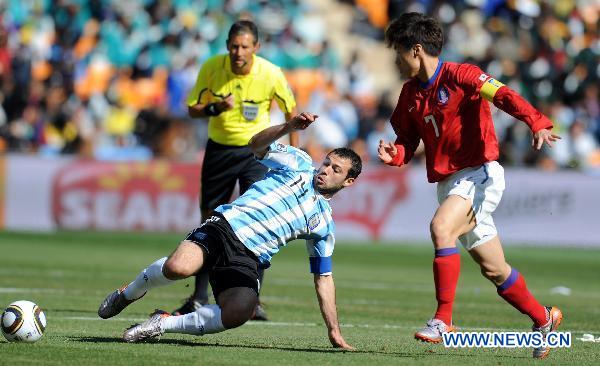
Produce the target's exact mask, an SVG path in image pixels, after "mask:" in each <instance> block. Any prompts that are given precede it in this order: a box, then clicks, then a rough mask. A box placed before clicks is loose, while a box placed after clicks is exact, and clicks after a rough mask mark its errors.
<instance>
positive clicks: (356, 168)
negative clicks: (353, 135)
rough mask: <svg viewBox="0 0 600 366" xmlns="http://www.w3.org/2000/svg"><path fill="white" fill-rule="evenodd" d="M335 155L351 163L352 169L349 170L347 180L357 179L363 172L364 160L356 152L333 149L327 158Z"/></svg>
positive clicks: (344, 148) (346, 149)
mask: <svg viewBox="0 0 600 366" xmlns="http://www.w3.org/2000/svg"><path fill="white" fill-rule="evenodd" d="M331 154H335V155H337V156H339V157H340V158H342V159H346V160H349V161H350V164H351V166H350V169H348V174H346V178H356V177H358V175H359V174H360V172H361V171H362V160H361V158H360V156H358V154H357V153H356V152H354V150H352V149H349V148H347V147H338V148H337V149H333V150H331V151H330V152H329V154H327V156H329V155H331Z"/></svg>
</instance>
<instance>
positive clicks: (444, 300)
mask: <svg viewBox="0 0 600 366" xmlns="http://www.w3.org/2000/svg"><path fill="white" fill-rule="evenodd" d="M385 38H386V42H387V45H388V47H391V48H393V49H394V50H395V51H396V65H397V67H398V69H399V71H400V73H401V75H402V76H403V77H404V78H406V79H409V80H408V81H407V82H406V83H405V84H404V86H403V87H402V91H401V93H400V98H399V99H398V104H397V106H396V109H395V110H394V113H393V114H392V117H391V123H392V126H393V127H394V130H395V132H396V135H397V138H396V141H395V142H394V143H385V142H383V141H380V143H379V158H380V159H381V160H382V161H383V162H384V163H386V164H388V165H392V166H402V165H404V164H406V163H408V162H409V161H410V159H411V158H412V156H413V154H414V152H415V150H416V148H417V146H418V145H419V140H423V144H424V146H425V156H426V165H427V177H428V180H429V182H432V183H433V182H437V183H438V185H437V196H438V202H439V204H440V206H439V208H438V209H437V211H436V212H435V215H434V216H433V219H432V220H431V224H430V231H431V239H432V241H433V246H434V248H435V259H434V260H433V277H434V282H435V292H436V299H437V303H438V306H437V311H436V313H435V315H434V317H433V318H432V319H431V320H429V321H428V322H427V325H426V326H425V327H424V328H423V329H421V330H419V331H418V332H417V333H416V334H415V337H416V338H417V339H419V340H423V341H427V342H435V343H437V342H440V341H441V340H442V333H444V332H451V331H454V325H453V322H452V305H453V304H454V295H455V291H456V284H457V282H458V276H459V273H460V256H459V251H458V249H457V248H456V240H457V239H459V240H460V242H461V243H462V245H463V246H464V247H465V249H467V251H468V252H469V254H470V255H471V257H473V259H474V260H475V261H476V262H477V263H478V264H479V266H480V267H481V273H482V274H483V275H484V276H485V277H486V278H487V279H489V280H490V281H492V282H493V283H494V284H495V285H496V287H497V289H498V295H500V296H501V297H502V298H503V299H504V300H506V301H507V302H508V303H509V304H511V305H512V306H514V307H515V308H516V309H517V310H519V311H520V312H521V313H523V314H526V315H527V316H529V317H530V318H531V320H533V323H534V325H533V330H534V331H539V332H542V333H543V334H544V335H546V334H548V332H550V331H554V330H556V328H557V327H558V325H559V324H560V322H561V319H562V314H561V311H560V310H559V309H557V308H555V307H544V306H542V305H540V303H539V302H538V301H537V300H536V299H535V298H534V297H533V295H532V294H531V293H530V292H529V290H528V289H527V285H526V284H525V279H524V278H523V276H522V275H521V274H520V273H519V272H518V271H517V270H516V269H514V268H512V267H511V266H510V265H508V264H507V263H506V261H505V259H504V253H503V251H502V246H501V244H500V239H499V238H498V233H497V231H496V227H495V226H494V221H493V220H492V216H491V215H492V212H494V210H495V209H496V207H497V206H498V203H499V202H500V198H501V197H502V192H503V191H504V170H503V169H502V167H501V166H500V164H498V163H497V162H496V160H497V159H498V155H499V154H498V142H497V140H496V134H495V132H494V125H493V122H492V116H491V112H490V106H489V105H488V101H489V102H492V103H494V105H495V106H497V107H498V108H500V109H502V110H503V111H505V112H507V113H509V114H510V115H512V116H513V117H515V118H517V119H519V120H521V121H524V122H525V123H526V124H527V125H528V126H529V127H530V128H531V130H532V132H533V147H534V148H536V149H538V150H539V149H540V148H541V147H542V145H543V144H544V143H546V144H547V145H549V146H550V147H551V146H552V143H553V142H554V141H556V140H557V139H559V138H560V137H559V136H557V135H555V134H553V133H552V132H551V129H552V122H550V120H549V119H548V118H547V117H545V116H544V115H543V114H541V113H540V112H538V111H537V110H536V109H535V108H533V107H532V106H531V105H530V104H529V103H527V101H525V100H524V99H523V98H522V97H521V96H519V95H518V94H517V93H516V92H514V91H513V90H511V89H510V88H508V87H506V86H504V85H503V84H502V83H500V82H499V81H497V80H495V79H493V78H491V77H490V76H489V75H488V74H486V73H485V72H483V71H481V69H479V68H478V67H477V66H473V65H468V64H457V63H452V62H442V61H441V60H440V59H439V57H438V56H439V55H440V53H441V51H442V44H443V34H442V30H441V27H440V25H439V23H438V22H437V21H436V20H435V19H433V18H430V17H427V16H425V15H423V14H419V13H406V14H403V15H401V16H400V18H398V19H396V20H394V21H393V22H392V23H391V24H390V25H389V27H388V28H387V30H386V33H385ZM549 351H550V348H546V347H541V348H536V349H534V351H533V357H535V358H544V357H546V355H547V354H548V352H549Z"/></svg>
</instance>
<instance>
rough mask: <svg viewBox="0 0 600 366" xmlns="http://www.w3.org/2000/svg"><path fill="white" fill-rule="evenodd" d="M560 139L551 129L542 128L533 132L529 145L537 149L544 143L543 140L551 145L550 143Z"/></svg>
mask: <svg viewBox="0 0 600 366" xmlns="http://www.w3.org/2000/svg"><path fill="white" fill-rule="evenodd" d="M559 139H561V137H560V136H559V135H555V134H553V133H552V131H550V130H548V129H546V128H543V129H541V130H539V131H538V132H536V133H534V134H533V140H532V141H531V146H533V147H534V148H535V149H536V150H539V149H541V148H542V146H543V145H544V142H545V143H546V144H547V145H548V146H550V147H552V143H553V142H555V141H557V140H559Z"/></svg>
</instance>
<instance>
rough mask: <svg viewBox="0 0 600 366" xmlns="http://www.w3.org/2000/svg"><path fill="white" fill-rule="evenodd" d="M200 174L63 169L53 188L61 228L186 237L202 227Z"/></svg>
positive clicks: (183, 168)
mask: <svg viewBox="0 0 600 366" xmlns="http://www.w3.org/2000/svg"><path fill="white" fill-rule="evenodd" d="M199 181H200V168H199V167H198V166H196V165H192V164H175V163H170V162H166V161H152V162H127V163H105V162H97V161H75V162H73V163H71V164H67V165H65V166H63V167H62V168H61V169H60V170H59V171H58V172H57V174H56V176H55V179H54V182H53V187H52V215H53V219H54V221H55V223H56V225H57V227H59V228H64V229H98V230H141V231H179V232H181V231H187V230H190V229H191V228H193V227H196V226H198V225H199V223H200V213H199V208H198V194H199V193H198V192H199V184H200V183H199Z"/></svg>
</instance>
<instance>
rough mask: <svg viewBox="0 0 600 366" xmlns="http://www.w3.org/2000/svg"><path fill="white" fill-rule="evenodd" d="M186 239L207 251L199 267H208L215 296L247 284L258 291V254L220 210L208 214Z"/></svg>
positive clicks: (206, 268)
mask: <svg viewBox="0 0 600 366" xmlns="http://www.w3.org/2000/svg"><path fill="white" fill-rule="evenodd" d="M185 240H189V241H191V242H193V243H196V244H198V245H199V246H200V247H201V248H202V249H203V250H204V252H205V253H206V256H205V259H204V261H205V262H204V264H203V266H202V270H203V271H208V278H209V281H210V286H211V288H212V290H213V294H214V296H215V299H218V298H219V294H220V293H221V292H223V291H225V290H227V289H229V288H233V287H248V288H251V289H253V290H254V291H255V292H256V294H257V295H258V292H259V290H260V284H259V278H258V268H259V261H258V258H256V256H255V255H254V253H252V251H250V249H248V248H246V246H244V244H242V242H241V241H240V240H239V239H238V237H237V235H235V233H234V232H233V229H232V228H231V226H230V225H229V223H228V222H227V220H226V219H225V218H224V217H223V216H222V215H221V214H219V213H216V214H215V215H214V216H211V217H210V218H209V219H207V220H206V221H205V222H204V223H203V224H202V225H201V226H200V227H199V228H196V229H194V230H192V231H191V232H190V233H189V234H188V235H187V237H186V238H185Z"/></svg>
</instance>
